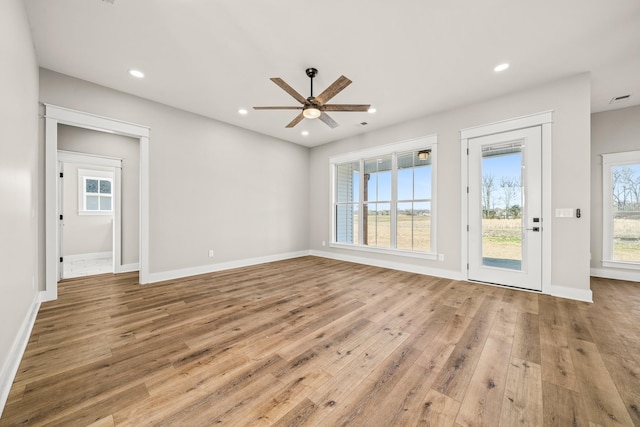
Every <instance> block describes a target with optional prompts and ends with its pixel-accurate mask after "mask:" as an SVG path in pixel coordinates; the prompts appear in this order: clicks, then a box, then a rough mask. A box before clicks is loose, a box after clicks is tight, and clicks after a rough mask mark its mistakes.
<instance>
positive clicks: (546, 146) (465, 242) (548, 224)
mask: <svg viewBox="0 0 640 427" xmlns="http://www.w3.org/2000/svg"><path fill="white" fill-rule="evenodd" d="M552 119H553V111H544V112H540V113H535V114H531V115H527V116H521V117H515V118H510V119H506V120H502V121H498V122H493V123H488V124H483V125H478V126H474V127H470V128H465V129H461V130H460V143H461V144H460V161H461V163H462V165H464V166H463V167H462V168H461V169H460V170H461V182H460V184H461V192H460V204H461V209H462V218H463V221H461V223H460V227H461V234H460V238H461V239H460V245H461V248H462V249H461V255H462V256H461V260H460V261H461V262H460V270H461V271H462V272H463V275H465V276H466V278H467V280H471V278H470V277H469V264H470V263H469V237H468V232H467V228H468V227H469V223H468V205H469V200H468V193H467V187H468V182H469V180H468V175H469V170H468V167H467V165H468V157H469V156H468V154H467V147H468V140H469V139H471V138H477V137H481V136H487V135H493V134H498V133H502V132H509V131H512V130H518V129H525V128H530V127H534V126H540V127H541V133H542V144H541V145H542V154H541V157H542V162H541V163H542V179H541V181H542V216H541V221H542V223H543V224H544V231H543V234H542V235H541V239H542V256H541V258H542V280H541V281H542V284H541V286H542V292H543V293H545V294H550V295H555V294H557V295H564V293H563V292H560V291H558V289H557V288H556V287H554V286H553V285H552V283H551V264H552V259H551V241H552V239H551V235H552V229H553V223H552V221H551V218H552V208H551V190H552V185H551V169H552V155H551V152H552V150H551V149H552ZM545 219H546V221H545ZM465 272H466V273H465ZM569 298H571V297H569Z"/></svg>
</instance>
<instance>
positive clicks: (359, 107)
mask: <svg viewBox="0 0 640 427" xmlns="http://www.w3.org/2000/svg"><path fill="white" fill-rule="evenodd" d="M369 107H371V105H368V104H367V105H365V104H328V105H327V104H325V105H323V109H324V110H325V111H363V112H367V111H369Z"/></svg>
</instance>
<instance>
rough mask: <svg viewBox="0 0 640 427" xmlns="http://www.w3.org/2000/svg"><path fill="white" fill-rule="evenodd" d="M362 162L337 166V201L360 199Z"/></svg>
mask: <svg viewBox="0 0 640 427" xmlns="http://www.w3.org/2000/svg"><path fill="white" fill-rule="evenodd" d="M359 168H360V162H352V163H343V164H341V165H337V166H336V184H337V189H336V201H338V202H354V201H356V202H357V201H358V190H359V177H360V172H359V170H358V169H359Z"/></svg>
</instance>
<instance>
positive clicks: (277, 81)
mask: <svg viewBox="0 0 640 427" xmlns="http://www.w3.org/2000/svg"><path fill="white" fill-rule="evenodd" d="M271 81H272V82H274V83H275V84H277V85H278V86H280V87H281V88H282V90H284V91H285V92H287V93H288V94H289V95H291V96H293V97H294V98H295V99H296V101H298V102H299V103H301V104H306V103H307V100H306V98H305V97H304V96H302V95H300V94H299V93H298V92H296V90H295V89H294V88H292V87H291V86H289V85H288V84H287V83H285V81H284V80H282V79H281V78H280V77H273V78H272V79H271Z"/></svg>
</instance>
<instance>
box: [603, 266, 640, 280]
mask: <svg viewBox="0 0 640 427" xmlns="http://www.w3.org/2000/svg"><path fill="white" fill-rule="evenodd" d="M591 275H592V276H594V277H602V278H604V279H614V280H627V281H630V282H640V271H636V270H620V269H617V268H616V269H613V268H592V269H591Z"/></svg>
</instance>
